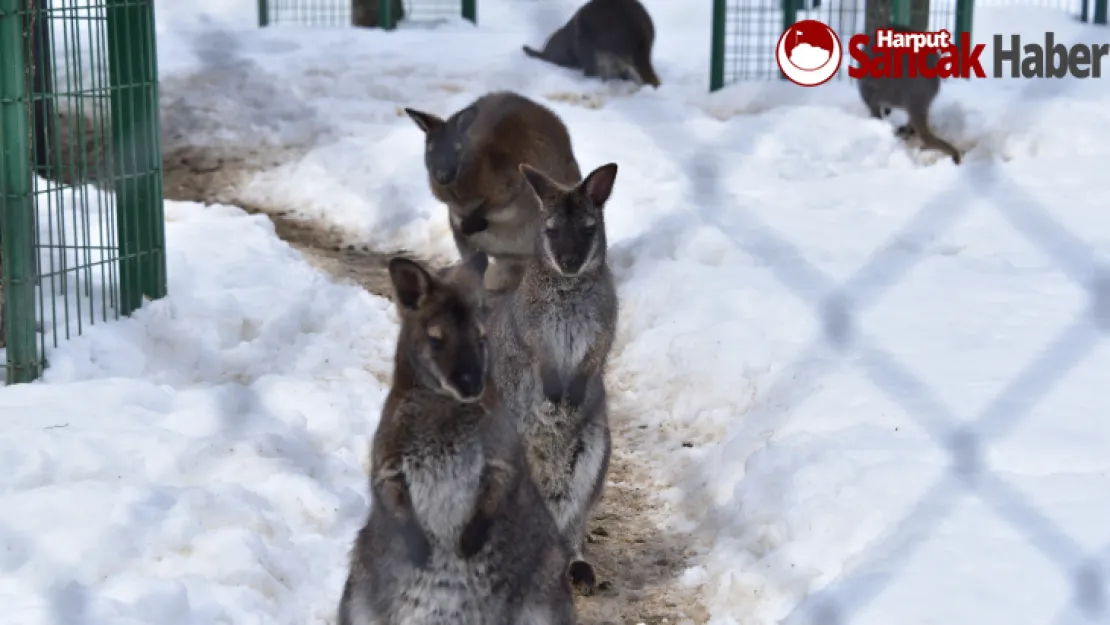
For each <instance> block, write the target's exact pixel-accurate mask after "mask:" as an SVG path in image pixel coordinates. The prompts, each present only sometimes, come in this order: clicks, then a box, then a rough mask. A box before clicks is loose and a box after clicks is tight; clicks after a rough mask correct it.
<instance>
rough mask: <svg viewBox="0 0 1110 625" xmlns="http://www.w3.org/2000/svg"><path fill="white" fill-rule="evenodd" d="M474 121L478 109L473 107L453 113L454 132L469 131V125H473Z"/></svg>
mask: <svg viewBox="0 0 1110 625" xmlns="http://www.w3.org/2000/svg"><path fill="white" fill-rule="evenodd" d="M475 119H478V108H477V107H476V106H473V105H471V106H468V107H466V108H464V109H463V110H461V111H459V112H458V113H455V119H454V124H455V130H457V131H459V132H466V131H467V130H469V129H470V125H471V124H473V123H474V120H475Z"/></svg>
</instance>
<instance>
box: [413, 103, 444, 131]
mask: <svg viewBox="0 0 1110 625" xmlns="http://www.w3.org/2000/svg"><path fill="white" fill-rule="evenodd" d="M405 114H406V115H408V116H409V117H410V118H412V121H414V122H416V125H417V126H419V127H420V130H423V131H424V134H428V133H429V132H431V131H433V130H435V129H436V128H439V127H440V126H442V125H443V118H442V117H440V116H438V115H434V114H432V113H425V112H424V111H418V110H416V109H410V108H406V109H405Z"/></svg>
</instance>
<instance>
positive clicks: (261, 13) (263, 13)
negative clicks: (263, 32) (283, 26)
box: [258, 0, 270, 28]
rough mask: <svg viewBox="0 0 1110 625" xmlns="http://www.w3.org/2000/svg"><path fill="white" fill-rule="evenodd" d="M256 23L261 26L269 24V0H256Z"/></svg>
mask: <svg viewBox="0 0 1110 625" xmlns="http://www.w3.org/2000/svg"><path fill="white" fill-rule="evenodd" d="M258 25H259V27H262V28H265V27H266V26H269V25H270V2H269V0H258Z"/></svg>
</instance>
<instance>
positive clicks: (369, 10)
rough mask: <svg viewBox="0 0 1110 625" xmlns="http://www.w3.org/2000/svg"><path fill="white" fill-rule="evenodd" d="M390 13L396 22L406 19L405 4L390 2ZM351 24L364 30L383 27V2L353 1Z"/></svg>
mask: <svg viewBox="0 0 1110 625" xmlns="http://www.w3.org/2000/svg"><path fill="white" fill-rule="evenodd" d="M389 11H390V13H391V14H392V15H391V17H392V18H393V20H394V21H398V22H399V21H401V20H403V19H405V4H404V2H402V1H401V0H389ZM351 24H353V25H355V26H360V27H362V28H378V27H379V26H381V25H382V2H381V0H351Z"/></svg>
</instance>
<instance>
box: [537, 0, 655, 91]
mask: <svg viewBox="0 0 1110 625" xmlns="http://www.w3.org/2000/svg"><path fill="white" fill-rule="evenodd" d="M654 45H655V25H654V24H653V23H652V21H651V15H650V14H648V12H647V9H645V8H644V5H643V4H641V3H640V2H639V0H590V1H589V2H587V3H586V4H584V5H582V6H581V7H579V9H578V11H576V12H575V13H574V15H573V16H571V18H570V20H569V21H567V23H566V24H564V25H563V26H562V27H560V28H559V29H558V30H556V31H555V32H554V33H552V35H551V36H550V37H549V38H548V39H547V42H546V43H544V46H543V50H535V49H533V48H530V47H528V46H524V48H523V49H524V53H525V54H527V55H528V56H530V57H532V58H536V59H541V60H544V61H547V62H549V63H553V64H555V65H558V66H560V67H566V68H569V69H577V70H582V72H583V73H584V74H585V75H586V76H589V77H598V78H602V79H604V80H631V81H632V82H634V83H636V84H637V85H644V84H648V85H651V86H652V87H656V88H658V87H659V85H660V81H659V75H658V74H657V73H656V71H655V66H654V65H653V64H652V62H651V52H652V48H653V47H654Z"/></svg>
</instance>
